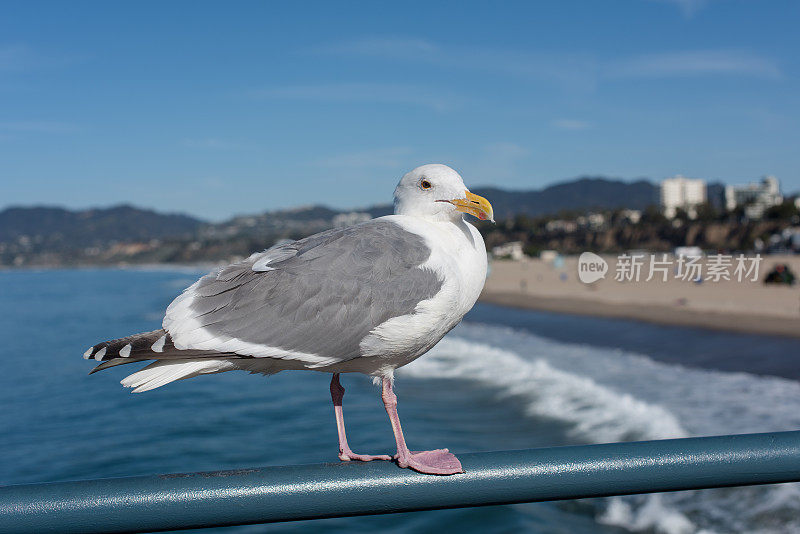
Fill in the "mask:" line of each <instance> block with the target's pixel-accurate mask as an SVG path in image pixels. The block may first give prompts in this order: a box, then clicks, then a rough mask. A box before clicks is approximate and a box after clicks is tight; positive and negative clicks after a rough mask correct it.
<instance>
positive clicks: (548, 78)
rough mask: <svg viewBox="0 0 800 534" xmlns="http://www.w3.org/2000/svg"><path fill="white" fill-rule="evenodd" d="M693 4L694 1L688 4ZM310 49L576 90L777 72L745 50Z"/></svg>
mask: <svg viewBox="0 0 800 534" xmlns="http://www.w3.org/2000/svg"><path fill="white" fill-rule="evenodd" d="M690 3H692V2H690ZM695 4H696V5H700V4H698V3H697V2H693V3H692V5H695ZM687 5H688V4H687ZM314 50H315V51H317V52H324V53H332V54H338V55H343V56H352V57H373V58H383V59H390V60H396V61H409V62H417V63H427V64H434V65H439V66H442V67H445V68H455V69H465V70H479V71H488V72H496V73H503V74H507V75H511V76H516V77H523V78H531V79H536V80H537V81H541V82H544V83H548V82H549V83H557V84H560V85H564V86H568V87H570V88H576V89H593V88H594V86H595V85H596V84H597V83H598V81H602V80H604V79H614V78H621V77H622V78H653V77H686V76H700V75H739V76H751V77H759V78H779V77H780V76H781V70H780V66H779V65H778V63H777V62H776V61H775V60H774V59H771V58H769V57H765V56H762V55H758V54H756V53H753V52H749V51H746V50H726V49H722V50H713V49H712V50H685V51H678V52H664V53H652V54H644V55H638V56H629V57H622V58H619V59H608V58H599V57H597V56H594V55H592V54H587V53H526V52H519V51H514V50H502V49H492V48H469V47H465V48H456V47H446V46H440V45H437V44H435V43H432V42H429V41H424V40H419V39H413V38H408V39H391V40H386V39H361V40H354V41H349V42H345V43H340V44H334V45H330V46H328V47H318V48H315V49H314Z"/></svg>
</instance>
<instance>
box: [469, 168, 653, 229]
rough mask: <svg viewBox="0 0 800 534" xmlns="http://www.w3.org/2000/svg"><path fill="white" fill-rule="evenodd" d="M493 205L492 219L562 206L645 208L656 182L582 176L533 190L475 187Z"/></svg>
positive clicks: (546, 211) (547, 212)
mask: <svg viewBox="0 0 800 534" xmlns="http://www.w3.org/2000/svg"><path fill="white" fill-rule="evenodd" d="M473 192H474V193H476V194H478V195H481V196H483V197H486V198H487V199H489V201H490V202H491V203H492V206H493V207H494V216H495V219H504V218H507V217H513V216H514V215H521V214H522V215H531V216H537V215H553V214H556V213H558V212H560V211H565V210H581V211H583V210H588V209H613V208H628V209H644V208H646V207H647V206H649V205H650V204H657V203H658V186H657V185H655V184H653V183H651V182H648V181H646V180H639V181H636V182H623V181H622V180H611V179H608V178H600V177H583V178H578V179H576V180H572V181H569V182H562V183H558V184H554V185H551V186H548V187H545V188H544V189H540V190H535V191H506V190H503V189H496V188H490V187H486V188H475V189H474V190H473Z"/></svg>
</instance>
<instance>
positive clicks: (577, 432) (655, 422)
mask: <svg viewBox="0 0 800 534" xmlns="http://www.w3.org/2000/svg"><path fill="white" fill-rule="evenodd" d="M401 372H402V373H403V374H405V375H411V376H416V377H437V378H464V379H471V380H479V381H481V382H483V383H484V384H487V385H489V386H492V387H495V388H497V389H498V392H499V393H500V394H501V395H507V396H513V397H518V398H523V399H525V403H526V404H525V405H524V409H525V411H526V412H527V413H528V414H529V415H533V416H537V417H546V418H551V419H556V420H559V421H563V422H567V423H569V424H570V426H571V429H572V430H571V433H572V435H573V437H574V438H577V439H578V440H580V441H620V440H634V439H664V438H675V437H683V436H685V435H687V434H686V431H685V430H684V429H683V428H682V427H681V425H680V423H678V420H677V419H676V418H675V416H674V415H672V414H671V413H670V412H669V411H668V410H665V409H664V408H662V407H661V406H657V405H653V404H649V403H647V402H643V401H641V400H638V399H636V398H634V397H633V396H632V395H629V394H627V393H619V392H617V391H614V390H613V389H611V388H608V387H604V386H601V385H599V384H597V383H596V382H595V381H593V380H592V379H590V378H587V377H585V376H579V375H577V374H574V373H569V372H566V371H562V370H558V369H555V368H553V367H552V366H551V365H550V364H549V363H548V362H547V361H545V360H543V359H533V360H525V359H523V358H522V357H520V356H519V355H518V354H516V353H514V352H511V351H507V350H503V349H499V348H496V347H492V346H489V345H484V344H476V343H473V342H470V341H467V340H464V339H459V338H455V337H454V338H448V339H446V340H444V341H442V342H441V343H440V344H439V345H438V346H437V347H436V348H435V349H433V350H432V351H431V352H430V353H429V354H427V355H426V357H425V358H420V359H419V360H416V361H415V362H414V363H413V364H411V365H409V366H407V367H405V368H403V369H402V371H401Z"/></svg>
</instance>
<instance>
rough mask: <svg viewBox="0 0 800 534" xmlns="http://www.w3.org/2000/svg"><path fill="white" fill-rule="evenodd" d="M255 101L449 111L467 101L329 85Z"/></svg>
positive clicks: (279, 90)
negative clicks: (366, 104) (367, 104)
mask: <svg viewBox="0 0 800 534" xmlns="http://www.w3.org/2000/svg"><path fill="white" fill-rule="evenodd" d="M250 94H251V95H252V96H253V97H254V98H260V99H291V100H312V101H332V102H377V103H392V104H408V105H413V106H420V107H426V108H430V109H433V110H435V111H449V110H451V109H454V108H457V107H460V106H462V105H464V104H465V103H466V102H467V101H468V100H467V99H465V98H462V97H459V96H457V95H454V94H451V93H447V92H444V91H438V90H436V89H432V88H429V87H423V86H419V85H406V84H388V83H328V84H315V85H294V86H287V87H275V88H270V89H259V90H255V91H251V93H250Z"/></svg>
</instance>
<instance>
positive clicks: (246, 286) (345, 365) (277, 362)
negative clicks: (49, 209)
mask: <svg viewBox="0 0 800 534" xmlns="http://www.w3.org/2000/svg"><path fill="white" fill-rule="evenodd" d="M464 214H469V215H471V216H475V217H477V218H478V219H481V220H491V221H494V219H493V214H492V206H491V204H490V203H489V201H487V200H486V199H485V198H483V197H480V196H478V195H475V194H473V193H471V192H470V191H469V190H468V189H467V188H466V186H465V185H464V181H463V180H462V179H461V176H459V174H458V173H457V172H456V171H454V170H453V169H451V168H450V167H448V166H446V165H441V164H429V165H423V166H421V167H417V168H416V169H414V170H412V171H411V172H409V173H407V174H405V175H404V176H403V178H402V179H401V180H400V183H399V184H398V185H397V188H396V189H395V192H394V215H388V216H385V217H378V218H376V219H372V220H369V221H367V222H363V223H360V224H356V225H354V226H350V227H347V228H336V229H333V230H328V231H325V232H321V233H318V234H315V235H312V236H310V237H306V238H304V239H300V240H298V241H291V242H288V243H283V244H279V245H276V246H274V247H272V248H270V249H267V250H265V251H263V252H258V253H256V254H253V255H252V256H250V257H249V258H247V259H246V260H243V261H240V262H238V263H233V264H231V265H228V266H226V267H223V268H221V269H218V270H216V271H214V272H212V273H210V274H208V275H206V276H203V277H202V278H200V279H199V280H198V281H197V282H195V283H194V284H192V285H191V286H189V287H188V288H187V289H185V290H184V291H183V293H181V294H180V295H179V296H178V297H177V298H175V300H173V301H172V303H171V304H170V305H169V307H168V308H167V311H166V314H165V317H164V320H163V323H162V328H161V329H160V330H155V331H153V332H145V333H140V334H134V335H131V336H128V337H124V338H120V339H115V340H111V341H105V342H103V343H99V344H97V345H94V346H93V347H91V348H89V349H88V350H87V351H86V352H85V353H84V358H86V359H94V360H96V361H98V362H101V363H100V364H98V365H97V366H96V367H95V368H94V369H93V370H92V371H91V373H94V372H96V371H100V370H102V369H107V368H109V367H114V366H117V365H122V364H127V363H134V362H142V361H148V360H154V361H153V362H152V363H150V364H149V365H147V366H145V367H144V368H142V369H141V370H139V371H137V372H135V373H133V374H131V375H130V376H128V377H126V378H125V379H124V380H122V382H121V383H122V385H123V386H126V387H129V388H133V392H134V393H140V392H144V391H149V390H151V389H154V388H157V387H160V386H163V385H165V384H168V383H170V382H174V381H176V380H183V379H186V378H193V377H196V376H199V375H206V374H214V373H222V372H226V371H234V370H243V371H249V372H250V373H260V374H263V375H272V374H275V373H278V372H280V371H284V370H313V371H321V372H325V373H332V374H333V377H332V379H331V384H330V391H331V398H332V400H333V407H334V414H335V417H336V428H337V431H338V434H339V458H340V459H341V460H342V461H366V462H368V461H372V460H392V459H394V460H396V462H397V464H398V465H399V466H400V467H403V468H411V469H413V470H415V471H418V472H420V473H427V474H435V475H451V474H455V473H461V472H463V469H462V466H461V462H460V461H459V460H458V458H456V457H455V455H453V454H452V453H450V452H449V450H448V449H436V450H432V451H411V450H409V448H408V446H407V445H406V440H405V437H404V435H403V430H402V427H401V426H400V418H399V416H398V414H397V396H396V395H395V393H394V391H393V389H392V387H393V382H394V370H395V369H397V368H398V367H402V366H404V365H406V364H408V363H410V362H412V361H414V360H415V359H417V358H419V357H420V356H422V355H423V354H425V353H426V352H427V351H428V350H430V349H431V348H432V347H433V346H434V345H436V343H438V342H439V340H441V339H442V338H443V337H444V336H445V334H447V333H448V332H449V331H450V330H451V329H453V328H454V327H455V326H456V325H457V324H458V323H459V322H460V321H461V319H462V317H464V314H466V313H467V312H468V311H469V310H470V309H471V308H472V306H473V305H474V304H475V301H476V300H477V299H478V295H479V294H480V292H481V290H482V289H483V284H484V281H485V280H486V268H487V258H486V247H485V245H484V242H483V238H482V237H481V234H480V233H479V232H478V230H477V229H476V228H475V227H474V226H473V225H472V224H470V223H469V222H467V221H466V220H464ZM354 372H358V373H363V374H366V375H369V376H372V377H373V381H374V382H375V383H376V384H379V385H380V386H381V398H382V400H383V403H384V406H385V408H386V412H387V414H388V416H389V421H390V422H391V426H392V431H393V432H394V437H395V441H396V443H397V454H396V455H395V456H394V457H391V456H389V455H385V454H378V455H369V454H356V453H354V452H353V451H352V450H351V449H350V447H349V445H348V444H347V435H346V433H345V426H344V415H343V411H342V399H343V397H344V388H343V387H342V385H341V383H340V381H339V375H340V374H341V373H354ZM91 373H90V374H91Z"/></svg>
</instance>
